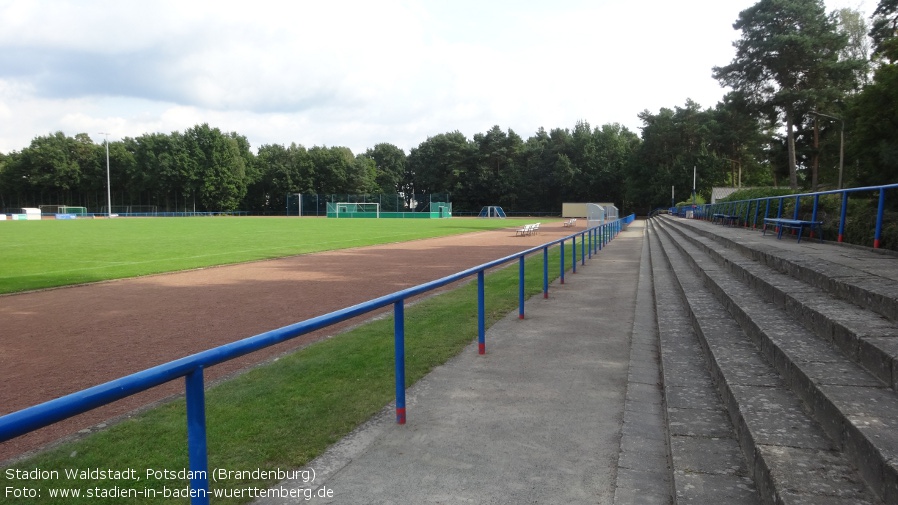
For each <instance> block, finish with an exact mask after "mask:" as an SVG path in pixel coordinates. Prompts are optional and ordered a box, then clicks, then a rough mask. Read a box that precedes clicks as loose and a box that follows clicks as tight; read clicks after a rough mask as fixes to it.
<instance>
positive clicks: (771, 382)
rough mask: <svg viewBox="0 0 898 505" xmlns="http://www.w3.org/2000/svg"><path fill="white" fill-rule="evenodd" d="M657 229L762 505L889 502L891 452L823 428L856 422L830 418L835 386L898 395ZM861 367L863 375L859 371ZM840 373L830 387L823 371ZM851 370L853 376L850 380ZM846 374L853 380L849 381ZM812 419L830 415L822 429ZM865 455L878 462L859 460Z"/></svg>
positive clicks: (844, 390)
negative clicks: (860, 471)
mask: <svg viewBox="0 0 898 505" xmlns="http://www.w3.org/2000/svg"><path fill="white" fill-rule="evenodd" d="M658 224H659V222H658V221H657V220H653V221H652V226H650V228H649V230H650V235H652V240H653V241H655V240H657V241H658V242H659V243H660V244H661V249H660V250H661V251H662V252H663V254H660V255H655V254H654V253H655V251H654V250H653V257H652V261H653V262H655V261H656V260H657V261H668V262H669V263H668V264H669V265H672V266H671V267H670V268H671V272H672V274H673V278H674V279H675V280H676V282H677V285H678V286H679V287H678V289H679V290H680V293H679V297H680V298H682V299H683V300H685V302H686V305H687V307H688V310H689V317H690V319H691V320H692V324H693V327H694V328H695V331H696V334H697V336H698V337H699V341H700V343H701V348H702V349H703V351H704V354H705V356H706V359H707V361H708V364H709V366H710V368H711V372H712V376H713V378H714V383H715V386H716V388H717V391H718V393H719V394H720V397H721V398H722V399H723V404H724V405H726V407H727V413H728V415H729V418H730V420H731V421H732V424H733V425H734V426H735V431H736V438H737V440H738V441H739V445H740V447H741V449H742V452H743V454H745V455H746V458H747V460H748V470H749V473H750V474H751V475H752V477H753V478H754V482H755V485H756V486H757V488H758V490H759V493H760V497H761V499H762V501H763V502H764V503H790V504H791V503H795V504H798V503H802V504H803V503H815V504H816V503H881V502H882V501H881V500H880V499H879V498H878V497H877V495H880V496H887V498H888V497H891V496H892V494H893V490H892V489H891V488H890V485H889V484H888V483H887V481H888V480H889V479H888V478H887V477H885V476H886V475H887V474H888V473H889V471H888V470H887V467H888V462H889V461H890V460H889V458H888V457H885V458H882V457H879V456H881V455H882V454H883V453H878V454H877V456H876V457H873V455H874V454H875V453H877V449H883V448H881V447H880V448H873V447H871V446H870V445H869V444H866V443H864V441H862V440H861V439H862V438H864V437H860V438H859V437H857V436H848V437H846V438H845V439H843V437H842V436H841V435H840V434H838V433H836V434H835V436H834V437H832V438H830V437H828V436H827V433H826V432H825V431H824V427H827V428H829V429H830V430H831V429H832V428H833V427H835V426H843V427H847V426H848V425H849V421H848V418H847V416H844V415H841V416H840V415H838V414H835V413H831V412H830V411H832V410H835V409H833V408H832V406H831V405H827V403H829V404H833V403H834V402H833V401H832V400H829V397H827V396H826V394H825V393H831V392H833V391H836V389H834V388H842V389H841V390H840V392H841V393H843V394H845V393H848V392H849V390H850V391H851V392H852V393H853V394H854V395H855V397H856V398H860V397H862V396H863V395H861V396H857V395H858V393H859V392H861V391H862V392H863V393H873V394H879V395H880V396H882V395H881V393H883V392H888V394H893V393H892V391H890V390H887V389H885V388H884V387H882V385H881V384H879V382H878V381H877V380H876V379H874V378H872V377H869V376H867V377H866V378H864V377H863V375H858V373H855V372H859V373H860V374H863V371H862V370H860V368H858V367H856V365H854V364H853V363H851V362H850V361H847V360H845V359H844V357H842V356H841V354H840V353H838V352H836V351H834V350H832V349H831V348H829V347H828V346H827V345H826V344H825V343H823V342H822V341H819V339H817V338H816V337H814V336H813V335H809V334H808V333H809V332H807V330H805V329H804V328H803V327H802V326H800V325H798V324H797V323H795V322H794V321H793V320H792V318H790V317H788V316H786V315H785V314H782V313H779V311H778V309H776V308H775V307H774V306H773V305H771V304H769V303H766V302H764V301H763V300H761V299H760V298H758V296H757V295H755V294H754V293H753V292H751V290H750V289H749V288H748V287H747V286H745V285H743V284H742V283H740V282H738V281H737V280H735V279H733V278H732V277H730V276H729V274H727V273H725V271H724V270H723V269H722V268H721V267H719V266H718V265H717V263H716V262H715V261H713V260H712V259H711V258H709V257H708V256H707V255H705V254H704V253H702V252H701V251H700V250H698V248H696V247H695V246H693V245H691V244H689V243H688V242H687V241H685V240H684V239H682V238H681V237H676V236H675V237H672V236H671V235H669V234H668V232H667V231H662V232H661V233H656V232H657V231H658V230H659V227H658ZM675 239H678V240H675ZM684 251H685V252H686V254H684ZM696 274H699V275H696ZM706 285H707V287H706ZM657 289H658V293H667V296H671V292H670V291H668V290H663V288H657ZM659 296H660V295H659ZM674 296H676V295H674ZM718 298H719V299H720V300H721V301H718ZM659 302H661V303H663V302H664V300H661V299H659ZM722 302H723V303H722ZM734 316H735V317H734ZM737 320H738V322H737ZM660 322H661V315H660V310H659V323H660ZM749 337H751V338H749ZM662 345H663V344H662ZM827 349H828V350H829V352H827ZM762 351H763V352H762ZM662 352H663V351H662ZM801 356H810V357H811V359H809V360H806V362H807V363H808V366H806V365H805V361H804V360H796V359H795V358H797V357H801ZM765 358H766V359H765ZM662 359H664V358H663V357H662ZM840 359H841V360H844V361H845V363H842V362H841V361H839V360H840ZM770 363H774V364H775V365H777V366H776V367H774V366H772V365H771V364H770ZM852 366H854V367H855V368H857V369H856V370H852V369H851V367H852ZM802 367H805V368H802ZM832 370H835V371H836V373H830V374H829V376H833V375H835V376H837V377H838V378H839V379H840V380H839V381H832V382H834V384H832V385H830V384H829V382H831V381H830V380H829V379H828V378H826V377H824V375H825V373H824V372H831V371H832ZM844 370H850V373H842V372H843V371H844ZM778 372H779V373H778ZM783 372H785V373H783ZM808 374H810V375H808ZM846 376H850V379H848V380H847V381H846V380H844V379H845V377H846ZM665 378H666V377H665ZM820 379H822V380H823V382H824V383H826V384H825V386H821V387H817V386H818V384H816V383H815V382H814V381H815V380H820ZM790 386H792V387H796V386H797V390H796V391H795V392H793V390H792V388H790ZM675 387H676V384H675V383H674V384H667V383H665V389H666V390H667V389H668V388H675ZM859 388H860V391H859ZM821 389H822V390H823V391H821ZM796 393H797V395H796ZM799 396H800V397H801V399H799ZM880 399H881V398H876V399H874V400H872V401H873V402H875V401H877V400H880ZM802 400H804V402H803V401H802ZM808 400H810V401H808ZM865 401H871V400H865ZM873 404H874V403H871V404H870V405H873ZM808 412H812V413H814V414H815V415H817V416H818V418H822V420H821V422H819V423H818V420H815V419H814V418H813V417H812V416H810V415H809V414H808ZM848 431H851V430H848ZM854 431H858V430H857V429H855V430H854ZM885 431H886V430H880V433H879V434H880V435H884V434H885ZM834 440H835V442H834ZM865 440H866V439H865ZM866 441H867V442H869V440H866ZM853 442H861V443H860V444H859V445H856V446H853V447H852V446H850V445H849V444H850V443H853ZM886 447H888V445H887V446H886ZM843 448H844V450H843ZM889 452H890V450H888V449H886V453H889ZM860 454H863V455H865V457H868V458H869V459H870V460H874V462H873V463H864V462H859V461H857V459H859V458H857V456H858V455H860ZM850 456H854V458H852V457H850ZM861 464H863V465H864V467H865V468H864V470H865V472H864V477H865V478H866V480H867V482H868V483H869V484H870V485H871V486H872V487H873V488H874V490H875V491H874V492H871V490H870V489H869V488H868V486H867V485H866V484H865V482H864V481H863V480H862V479H861V478H860V476H859V474H858V472H857V471H855V466H856V465H861ZM877 469H878V471H879V474H878V475H879V478H877V473H876V472H877Z"/></svg>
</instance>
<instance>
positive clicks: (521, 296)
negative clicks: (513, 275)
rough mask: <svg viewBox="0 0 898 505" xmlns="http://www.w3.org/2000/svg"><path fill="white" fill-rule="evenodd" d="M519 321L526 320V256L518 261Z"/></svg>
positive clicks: (522, 256)
mask: <svg viewBox="0 0 898 505" xmlns="http://www.w3.org/2000/svg"><path fill="white" fill-rule="evenodd" d="M518 277H519V281H518V319H524V255H523V254H522V255H521V257H520V259H519V260H518Z"/></svg>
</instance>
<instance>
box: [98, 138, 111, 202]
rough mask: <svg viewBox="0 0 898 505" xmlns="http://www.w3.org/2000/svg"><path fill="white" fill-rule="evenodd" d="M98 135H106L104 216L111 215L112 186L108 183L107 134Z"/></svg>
mask: <svg viewBox="0 0 898 505" xmlns="http://www.w3.org/2000/svg"><path fill="white" fill-rule="evenodd" d="M100 135H106V205H107V207H106V217H109V218H111V217H112V186H110V184H109V134H108V133H106V132H100Z"/></svg>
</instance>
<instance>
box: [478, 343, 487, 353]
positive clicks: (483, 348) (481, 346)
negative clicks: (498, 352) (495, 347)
mask: <svg viewBox="0 0 898 505" xmlns="http://www.w3.org/2000/svg"><path fill="white" fill-rule="evenodd" d="M477 354H486V344H480V343H478V344H477Z"/></svg>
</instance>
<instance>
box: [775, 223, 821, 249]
mask: <svg viewBox="0 0 898 505" xmlns="http://www.w3.org/2000/svg"><path fill="white" fill-rule="evenodd" d="M767 225H773V226H776V238H777V239H781V238H782V237H783V230H785V229H786V228H788V229H791V230H798V242H799V243H801V234H802V232H804V230H805V228H807V229H808V230H810V231H811V233H813V232H814V230H817V235H818V236H819V237H820V242H823V221H803V220H801V219H780V218H764V230H763V232H764V233H763V234H764V235H767Z"/></svg>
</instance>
